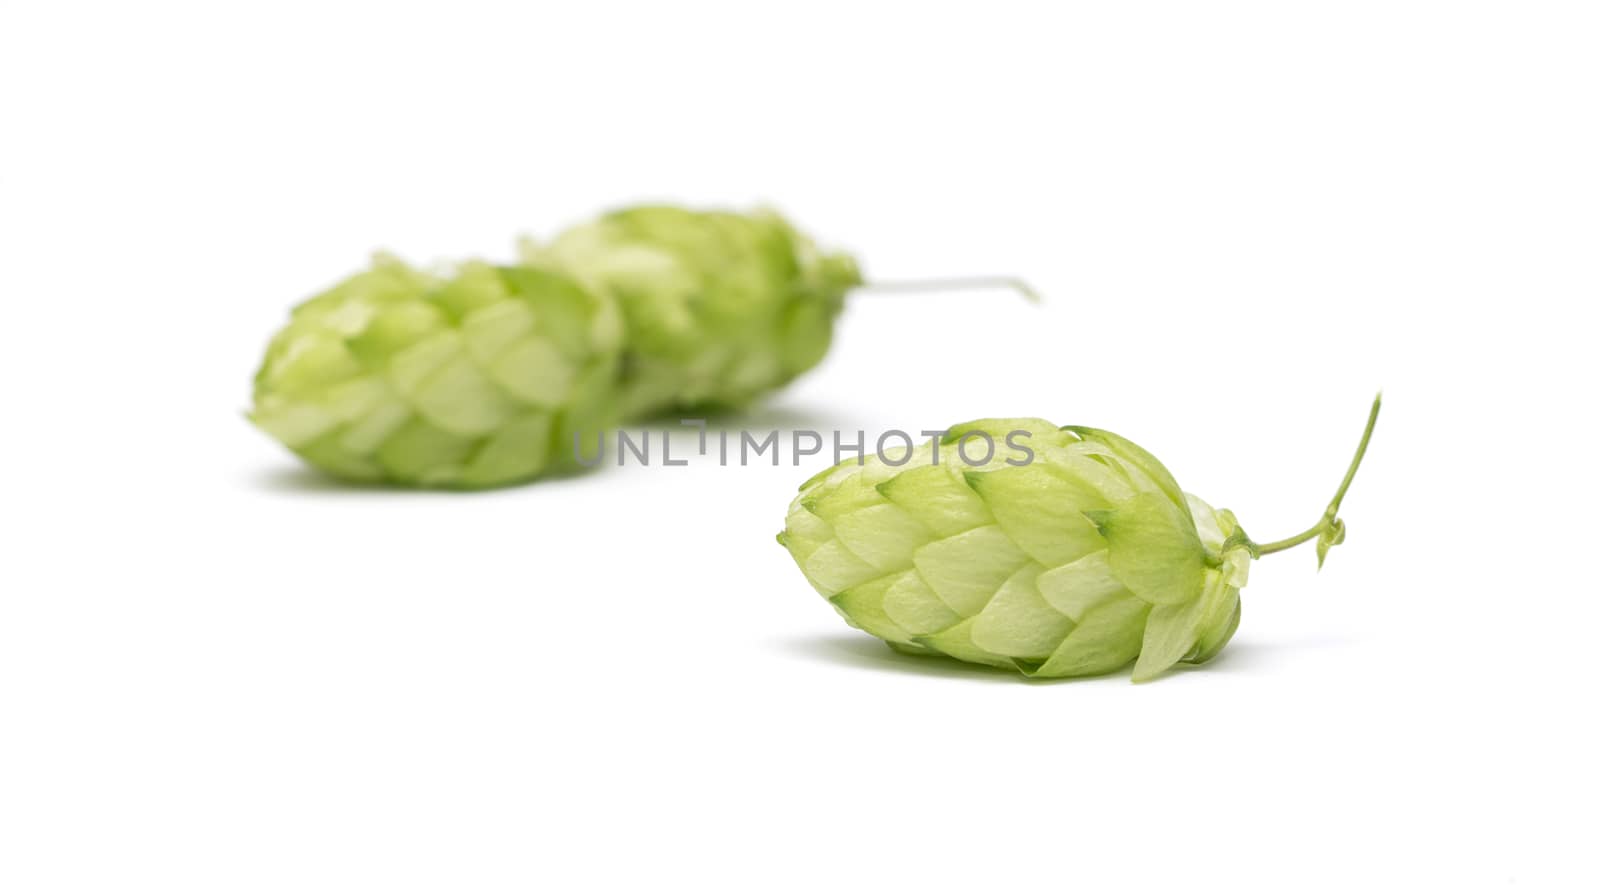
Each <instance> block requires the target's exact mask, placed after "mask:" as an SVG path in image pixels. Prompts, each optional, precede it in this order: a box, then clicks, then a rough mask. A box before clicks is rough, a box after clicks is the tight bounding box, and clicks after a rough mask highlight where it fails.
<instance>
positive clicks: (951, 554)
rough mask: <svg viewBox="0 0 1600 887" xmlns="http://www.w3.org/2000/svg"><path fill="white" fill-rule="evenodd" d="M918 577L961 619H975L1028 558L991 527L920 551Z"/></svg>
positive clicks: (997, 528) (917, 560)
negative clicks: (961, 617)
mask: <svg viewBox="0 0 1600 887" xmlns="http://www.w3.org/2000/svg"><path fill="white" fill-rule="evenodd" d="M912 559H913V561H914V562H915V563H916V566H917V573H918V574H919V575H921V576H922V579H923V581H924V582H926V583H928V585H929V587H931V588H932V589H933V590H934V592H935V593H936V594H938V595H939V598H940V600H943V601H944V602H945V603H946V604H947V605H948V606H949V607H950V609H952V610H955V611H956V612H957V613H960V614H961V615H962V616H973V615H976V614H977V613H978V611H979V610H982V609H983V607H984V605H985V604H987V603H988V602H989V598H991V597H993V596H994V593H995V591H996V590H998V589H999V588H1000V585H1001V583H1003V582H1005V580H1006V579H1007V578H1009V577H1010V576H1011V574H1012V573H1014V572H1016V571H1017V570H1018V569H1020V568H1021V567H1022V565H1023V564H1025V563H1027V562H1028V556H1027V555H1026V554H1024V553H1023V552H1022V549H1020V548H1018V547H1017V546H1016V545H1015V544H1014V543H1012V541H1011V540H1010V539H1009V538H1008V537H1007V536H1006V534H1005V532H1004V531H1003V530H1001V529H1000V528H999V527H997V526H994V525H990V526H986V527H978V528H977V529H973V530H968V531H966V532H965V533H960V534H958V535H955V536H949V537H946V538H944V539H940V540H938V541H936V542H930V543H928V544H927V545H924V546H922V547H921V548H919V549H917V553H916V555H915V556H914V557H913V558H912Z"/></svg>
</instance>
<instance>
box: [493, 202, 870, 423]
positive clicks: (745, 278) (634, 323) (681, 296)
mask: <svg viewBox="0 0 1600 887" xmlns="http://www.w3.org/2000/svg"><path fill="white" fill-rule="evenodd" d="M523 259H524V261H525V262H526V263H528V264H530V265H533V266H536V267H555V268H559V269H561V270H563V271H565V272H567V273H569V274H571V275H573V276H574V277H576V278H578V279H580V280H582V281H584V282H585V283H586V284H588V285H590V286H592V287H595V288H597V289H604V290H606V291H608V292H611V293H613V294H614V295H615V296H616V298H617V300H618V302H619V304H620V305H621V308H622V311H623V314H624V317H625V318H626V323H627V343H626V349H625V353H624V360H623V374H622V388H621V391H622V399H623V404H622V410H623V414H624V415H628V416H642V415H649V414H652V413H660V412H665V411H671V410H692V409H702V410H709V409H721V408H738V407H742V406H744V405H746V404H748V403H749V402H750V401H751V400H753V399H755V398H757V397H759V396H760V395H762V394H765V393H767V392H769V391H771V390H773V389H775V388H778V387H779V386H781V385H783V384H785V383H787V382H788V381H789V380H791V379H793V378H794V377H795V376H797V375H799V374H800V373H802V372H804V371H806V370H808V369H810V368H811V367H813V366H815V365H816V364H817V362H818V361H820V360H821V359H822V357H823V355H824V354H826V353H827V350H828V345H829V343H830V341H831V339H832V335H833V321H834V318H835V317H836V316H837V315H838V313H839V309H840V307H841V306H842V305H843V302H844V295H845V293H846V292H847V291H848V290H850V289H851V288H853V287H855V286H858V285H859V284H860V283H861V275H860V272H859V270H858V269H857V266H856V263H855V260H854V259H852V258H851V257H850V256H848V255H844V254H840V253H833V254H825V253H822V252H820V251H819V250H818V249H817V247H816V246H815V245H814V244H813V243H812V242H811V241H810V240H809V239H808V238H806V237H805V236H804V235H802V234H800V233H799V232H798V231H796V230H795V229H794V228H793V227H791V226H790V225H789V223H788V222H786V221H785V220H784V219H783V218H782V217H781V216H779V215H778V214H776V213H774V212H770V211H757V212H753V213H748V214H740V213H730V212H701V211H694V210H687V209H682V208H678V207H670V206H641V207H634V208H630V209H624V210H619V211H617V212H612V213H609V214H607V215H604V216H602V217H600V218H599V219H597V220H595V221H593V222H590V223H588V224H584V225H579V226H577V227H574V228H571V229H569V230H567V231H566V232H564V233H563V234H561V235H560V236H558V237H557V238H556V239H555V240H554V241H553V242H552V243H550V244H549V245H548V246H544V247H537V246H534V245H532V244H525V245H524V255H523Z"/></svg>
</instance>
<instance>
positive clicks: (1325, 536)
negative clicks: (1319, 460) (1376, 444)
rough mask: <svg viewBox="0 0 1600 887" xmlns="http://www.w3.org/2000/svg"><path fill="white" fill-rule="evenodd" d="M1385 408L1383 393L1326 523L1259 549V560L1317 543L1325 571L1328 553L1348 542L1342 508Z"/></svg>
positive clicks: (1374, 404)
mask: <svg viewBox="0 0 1600 887" xmlns="http://www.w3.org/2000/svg"><path fill="white" fill-rule="evenodd" d="M1382 407H1383V392H1381V391H1380V392H1378V396H1377V397H1375V398H1373V399H1372V412H1370V413H1368V414H1367V427H1366V430H1364V431H1362V432H1361V443H1360V444H1359V445H1357V446H1356V454H1355V457H1354V458H1352V459H1351V460H1350V467H1349V468H1348V469H1346V470H1345V473H1344V480H1343V481H1341V482H1340V483H1339V490H1338V492H1336V493H1334V494H1333V501H1331V502H1329V503H1328V507H1327V509H1326V510H1325V511H1323V512H1322V519H1321V520H1319V521H1317V522H1316V524H1315V525H1314V526H1312V527H1311V529H1309V530H1306V531H1305V532H1304V533H1298V534H1296V535H1293V536H1290V537H1289V538H1287V539H1280V540H1278V541H1277V542H1268V543H1266V544H1264V545H1258V546H1256V556H1257V557H1260V556H1261V555H1266V554H1272V553H1273V552H1278V551H1285V550H1288V549H1290V548H1293V547H1295V546H1296V545H1299V544H1301V543H1302V542H1310V541H1311V540H1312V539H1315V540H1317V568H1318V569H1321V568H1322V562H1323V560H1324V559H1325V558H1327V556H1328V549H1330V548H1332V547H1333V546H1335V545H1338V544H1339V543H1341V542H1343V541H1344V521H1342V520H1340V519H1339V505H1340V503H1342V502H1343V501H1344V494H1345V493H1347V492H1349V490H1350V482H1351V481H1353V480H1355V478H1356V469H1358V468H1360V467H1361V460H1362V458H1364V457H1365V456H1366V455H1367V444H1368V443H1369V442H1371V440H1372V429H1373V427H1374V426H1376V425H1377V424H1378V410H1379V409H1381V408H1382Z"/></svg>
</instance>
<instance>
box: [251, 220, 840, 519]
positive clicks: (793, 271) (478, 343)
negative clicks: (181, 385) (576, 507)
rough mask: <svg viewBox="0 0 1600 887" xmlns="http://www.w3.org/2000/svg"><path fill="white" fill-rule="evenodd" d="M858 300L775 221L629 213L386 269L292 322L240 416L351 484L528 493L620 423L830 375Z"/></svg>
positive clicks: (835, 258)
mask: <svg viewBox="0 0 1600 887" xmlns="http://www.w3.org/2000/svg"><path fill="white" fill-rule="evenodd" d="M859 283H860V275H859V273H858V271H857V269H856V265H855V262H854V260H853V259H851V258H850V257H849V256H846V255H842V254H834V255H828V254H823V253H821V252H820V251H819V250H817V248H816V247H815V246H814V245H813V244H812V243H811V241H810V240H808V239H807V238H805V237H804V236H803V235H801V234H800V233H798V232H797V231H795V229H793V228H792V227H791V226H790V225H789V224H788V223H787V222H786V221H784V220H783V219H782V218H781V217H779V216H778V215H777V214H775V213H772V212H767V211H759V212H755V213H751V214H747V215H741V214H735V213H725V212H693V211H689V210H684V209H678V208H672V207H639V208H634V209H627V210H622V211H619V212H615V213H612V214H610V215H607V216H604V217H602V218H600V219H599V220H597V221H595V222H592V223H589V224H585V225H581V226H578V227H576V228H573V229H571V230H569V231H568V232H566V233H564V234H562V235H561V236H560V237H558V238H556V239H555V241H554V242H552V243H551V244H550V245H549V246H548V247H545V248H538V247H534V246H532V245H526V246H525V247H524V255H523V261H522V262H521V263H519V264H517V265H512V266H494V265H489V264H486V263H483V262H466V263H464V264H462V265H460V266H458V267H456V268H454V269H452V270H450V271H448V272H444V273H438V274H433V273H426V272H423V271H420V270H417V269H414V268H411V267H408V266H406V265H404V264H403V263H401V262H399V261H397V260H395V259H392V258H389V257H382V256H380V257H379V258H378V259H376V260H375V261H374V264H373V267H372V268H371V269H369V270H366V271H363V272H360V273H358V274H355V275H353V276H351V277H350V278H347V279H346V280H344V281H342V282H340V283H339V284H337V285H336V286H334V287H333V288H331V289H329V290H328V291H326V292H324V293H322V294H320V295H317V296H315V297H313V298H311V299H310V300H308V301H306V302H305V303H303V304H302V305H300V306H299V307H298V308H296V309H295V310H294V312H293V314H292V316H291V319H290V322H289V324H288V326H286V327H285V328H284V329H283V330H282V331H280V332H279V333H278V334H277V335H276V336H275V337H274V338H273V340H272V342H271V344H270V345H269V347H268V349H267V354H266V358H265V360H264V361H263V363H262V366H261V369H260V371H259V372H258V373H257V374H256V379H255V391H254V409H253V411H252V412H251V419H252V420H253V421H254V422H255V423H256V424H257V425H258V426H260V427H261V428H262V429H263V430H265V431H266V432H267V433H269V434H271V435H272V436H273V437H275V438H277V439H278V440H279V441H281V442H282V443H283V444H284V445H286V446H287V447H289V448H290V449H291V450H293V451H294V452H295V453H296V454H298V455H299V456H300V457H301V458H303V459H305V460H306V461H307V462H309V463H310V464H312V465H315V466H316V467H318V468H320V469H322V470H324V471H327V472H329V473H331V474H334V475H336V476H339V477H342V478H346V479H350V480H357V481H372V482H389V483H397V484H405V485H416V486H447V487H459V488H476V487H487V486H496V485H501V484H508V483H514V482H518V481H523V480H528V479H531V478H534V477H538V476H540V475H543V474H547V473H550V472H553V471H560V470H565V469H570V468H572V467H574V465H575V462H576V460H575V458H574V457H575V453H574V448H573V443H572V442H573V441H574V440H575V439H576V437H577V436H583V437H591V436H592V433H599V432H603V431H605V430H606V429H608V428H609V427H611V426H612V425H613V424H614V423H616V422H617V421H619V420H622V419H627V418H633V417H639V416H642V415H646V414H649V413H656V412H661V411H664V410H670V409H690V408H711V407H734V406H741V405H743V404H746V403H748V402H749V401H751V400H752V399H754V398H756V397H759V396H761V395H762V394H765V393H766V392H768V391H771V390H773V389H775V388H777V387H779V386H781V385H783V384H785V383H786V382H788V381H789V380H790V379H792V378H794V377H795V376H796V375H798V374H799V373H801V372H804V371H805V370H806V369H809V368H810V367H811V366H813V365H815V364H816V363H817V362H818V361H819V360H821V358H822V356H823V355H824V354H825V353H826V351H827V349H828V344H829V342H830V340H831V337H832V328H833V321H834V318H835V317H836V316H837V314H838V312H839V309H840V307H841V305H842V303H843V299H844V295H845V293H846V292H847V291H848V290H849V289H851V288H852V287H855V286H857V285H858V284H859Z"/></svg>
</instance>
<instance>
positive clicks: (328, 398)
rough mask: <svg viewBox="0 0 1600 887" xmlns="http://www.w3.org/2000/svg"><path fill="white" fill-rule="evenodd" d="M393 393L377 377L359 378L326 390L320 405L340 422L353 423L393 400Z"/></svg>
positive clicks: (386, 384) (385, 383)
mask: <svg viewBox="0 0 1600 887" xmlns="http://www.w3.org/2000/svg"><path fill="white" fill-rule="evenodd" d="M393 396H394V392H393V390H392V389H390V388H389V385H388V383H387V382H385V381H384V380H383V379H382V378H380V377H378V376H371V375H368V376H359V377H357V378H354V379H351V380H350V381H348V382H340V383H339V384H337V385H333V386H331V387H329V388H328V389H327V391H326V392H324V393H323V395H322V403H323V405H324V406H326V407H327V409H328V411H329V412H331V413H333V415H334V416H335V417H337V418H338V420H339V421H340V422H354V421H356V420H358V419H360V418H362V417H364V416H366V415H368V414H370V413H371V412H372V411H374V410H376V409H378V408H379V407H380V406H382V405H383V404H384V402H385V401H388V400H391V399H393Z"/></svg>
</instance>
